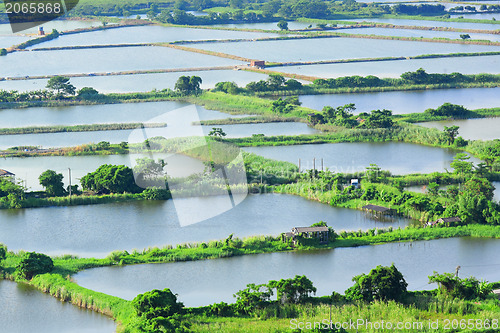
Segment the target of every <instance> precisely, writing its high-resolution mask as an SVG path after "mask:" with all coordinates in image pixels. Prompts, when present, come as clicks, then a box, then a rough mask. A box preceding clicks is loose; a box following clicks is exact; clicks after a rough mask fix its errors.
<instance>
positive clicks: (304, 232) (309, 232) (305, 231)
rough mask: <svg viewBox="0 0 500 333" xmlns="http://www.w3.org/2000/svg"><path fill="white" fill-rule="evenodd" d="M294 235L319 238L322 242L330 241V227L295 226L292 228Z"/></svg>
mask: <svg viewBox="0 0 500 333" xmlns="http://www.w3.org/2000/svg"><path fill="white" fill-rule="evenodd" d="M292 234H293V236H294V237H295V236H302V237H304V238H317V239H319V241H320V242H322V243H326V242H328V227H325V226H322V227H295V228H293V229H292Z"/></svg>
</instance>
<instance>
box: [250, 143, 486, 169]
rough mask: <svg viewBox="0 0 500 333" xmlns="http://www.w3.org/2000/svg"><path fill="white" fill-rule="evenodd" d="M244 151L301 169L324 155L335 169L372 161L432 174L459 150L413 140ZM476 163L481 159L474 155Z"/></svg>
mask: <svg viewBox="0 0 500 333" xmlns="http://www.w3.org/2000/svg"><path fill="white" fill-rule="evenodd" d="M243 149H244V150H245V151H248V152H251V153H255V154H258V155H261V156H264V157H267V158H273V159H276V160H282V161H288V162H291V163H295V164H297V163H298V159H299V158H300V159H301V164H302V169H312V168H313V158H316V169H321V158H323V163H324V167H325V168H329V169H330V170H331V171H334V172H346V173H347V172H356V171H364V170H366V167H368V166H369V165H370V163H375V164H377V165H378V166H379V167H380V168H382V170H389V171H391V173H393V174H409V173H430V172H435V171H444V170H445V168H450V163H451V161H452V160H453V157H454V156H455V155H456V154H457V152H458V151H456V150H451V149H441V148H436V147H426V146H420V145H416V144H410V143H398V142H388V143H335V144H312V145H295V146H282V147H247V148H243ZM470 161H473V162H474V163H475V164H477V163H478V160H477V159H475V158H471V159H470Z"/></svg>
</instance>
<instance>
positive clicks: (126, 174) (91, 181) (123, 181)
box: [80, 164, 142, 194]
mask: <svg viewBox="0 0 500 333" xmlns="http://www.w3.org/2000/svg"><path fill="white" fill-rule="evenodd" d="M80 183H81V184H82V187H83V188H84V189H85V190H89V191H94V192H97V193H101V194H109V193H125V192H127V193H138V192H141V191H142V190H141V189H140V188H139V187H138V186H137V184H136V182H135V178H134V173H133V171H132V169H131V168H129V167H127V166H125V165H111V164H104V165H101V166H100V167H99V168H97V170H96V171H94V172H90V173H88V174H87V175H85V176H83V177H82V179H81V180H80Z"/></svg>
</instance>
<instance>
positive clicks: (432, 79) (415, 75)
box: [401, 68, 500, 84]
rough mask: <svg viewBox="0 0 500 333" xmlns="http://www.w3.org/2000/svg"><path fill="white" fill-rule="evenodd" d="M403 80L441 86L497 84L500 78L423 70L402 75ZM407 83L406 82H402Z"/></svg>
mask: <svg viewBox="0 0 500 333" xmlns="http://www.w3.org/2000/svg"><path fill="white" fill-rule="evenodd" d="M401 79H403V81H406V82H411V83H416V84H440V83H471V82H490V81H491V82H497V81H499V80H500V78H499V77H498V76H496V75H491V74H475V75H464V74H461V73H451V74H437V73H431V74H428V73H427V72H426V71H425V70H424V69H423V68H419V69H417V70H416V71H415V72H405V73H403V74H401ZM402 83H405V82H402Z"/></svg>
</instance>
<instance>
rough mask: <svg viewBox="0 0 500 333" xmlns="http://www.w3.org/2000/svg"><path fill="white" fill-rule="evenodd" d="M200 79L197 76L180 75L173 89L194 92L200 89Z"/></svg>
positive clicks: (186, 93)
mask: <svg viewBox="0 0 500 333" xmlns="http://www.w3.org/2000/svg"><path fill="white" fill-rule="evenodd" d="M201 83H202V79H201V78H200V77H199V76H184V75H183V76H181V77H179V79H177V82H176V83H175V87H174V89H175V90H176V91H178V92H180V93H182V94H185V95H188V94H196V93H199V92H200V91H201V89H200V85H201Z"/></svg>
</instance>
